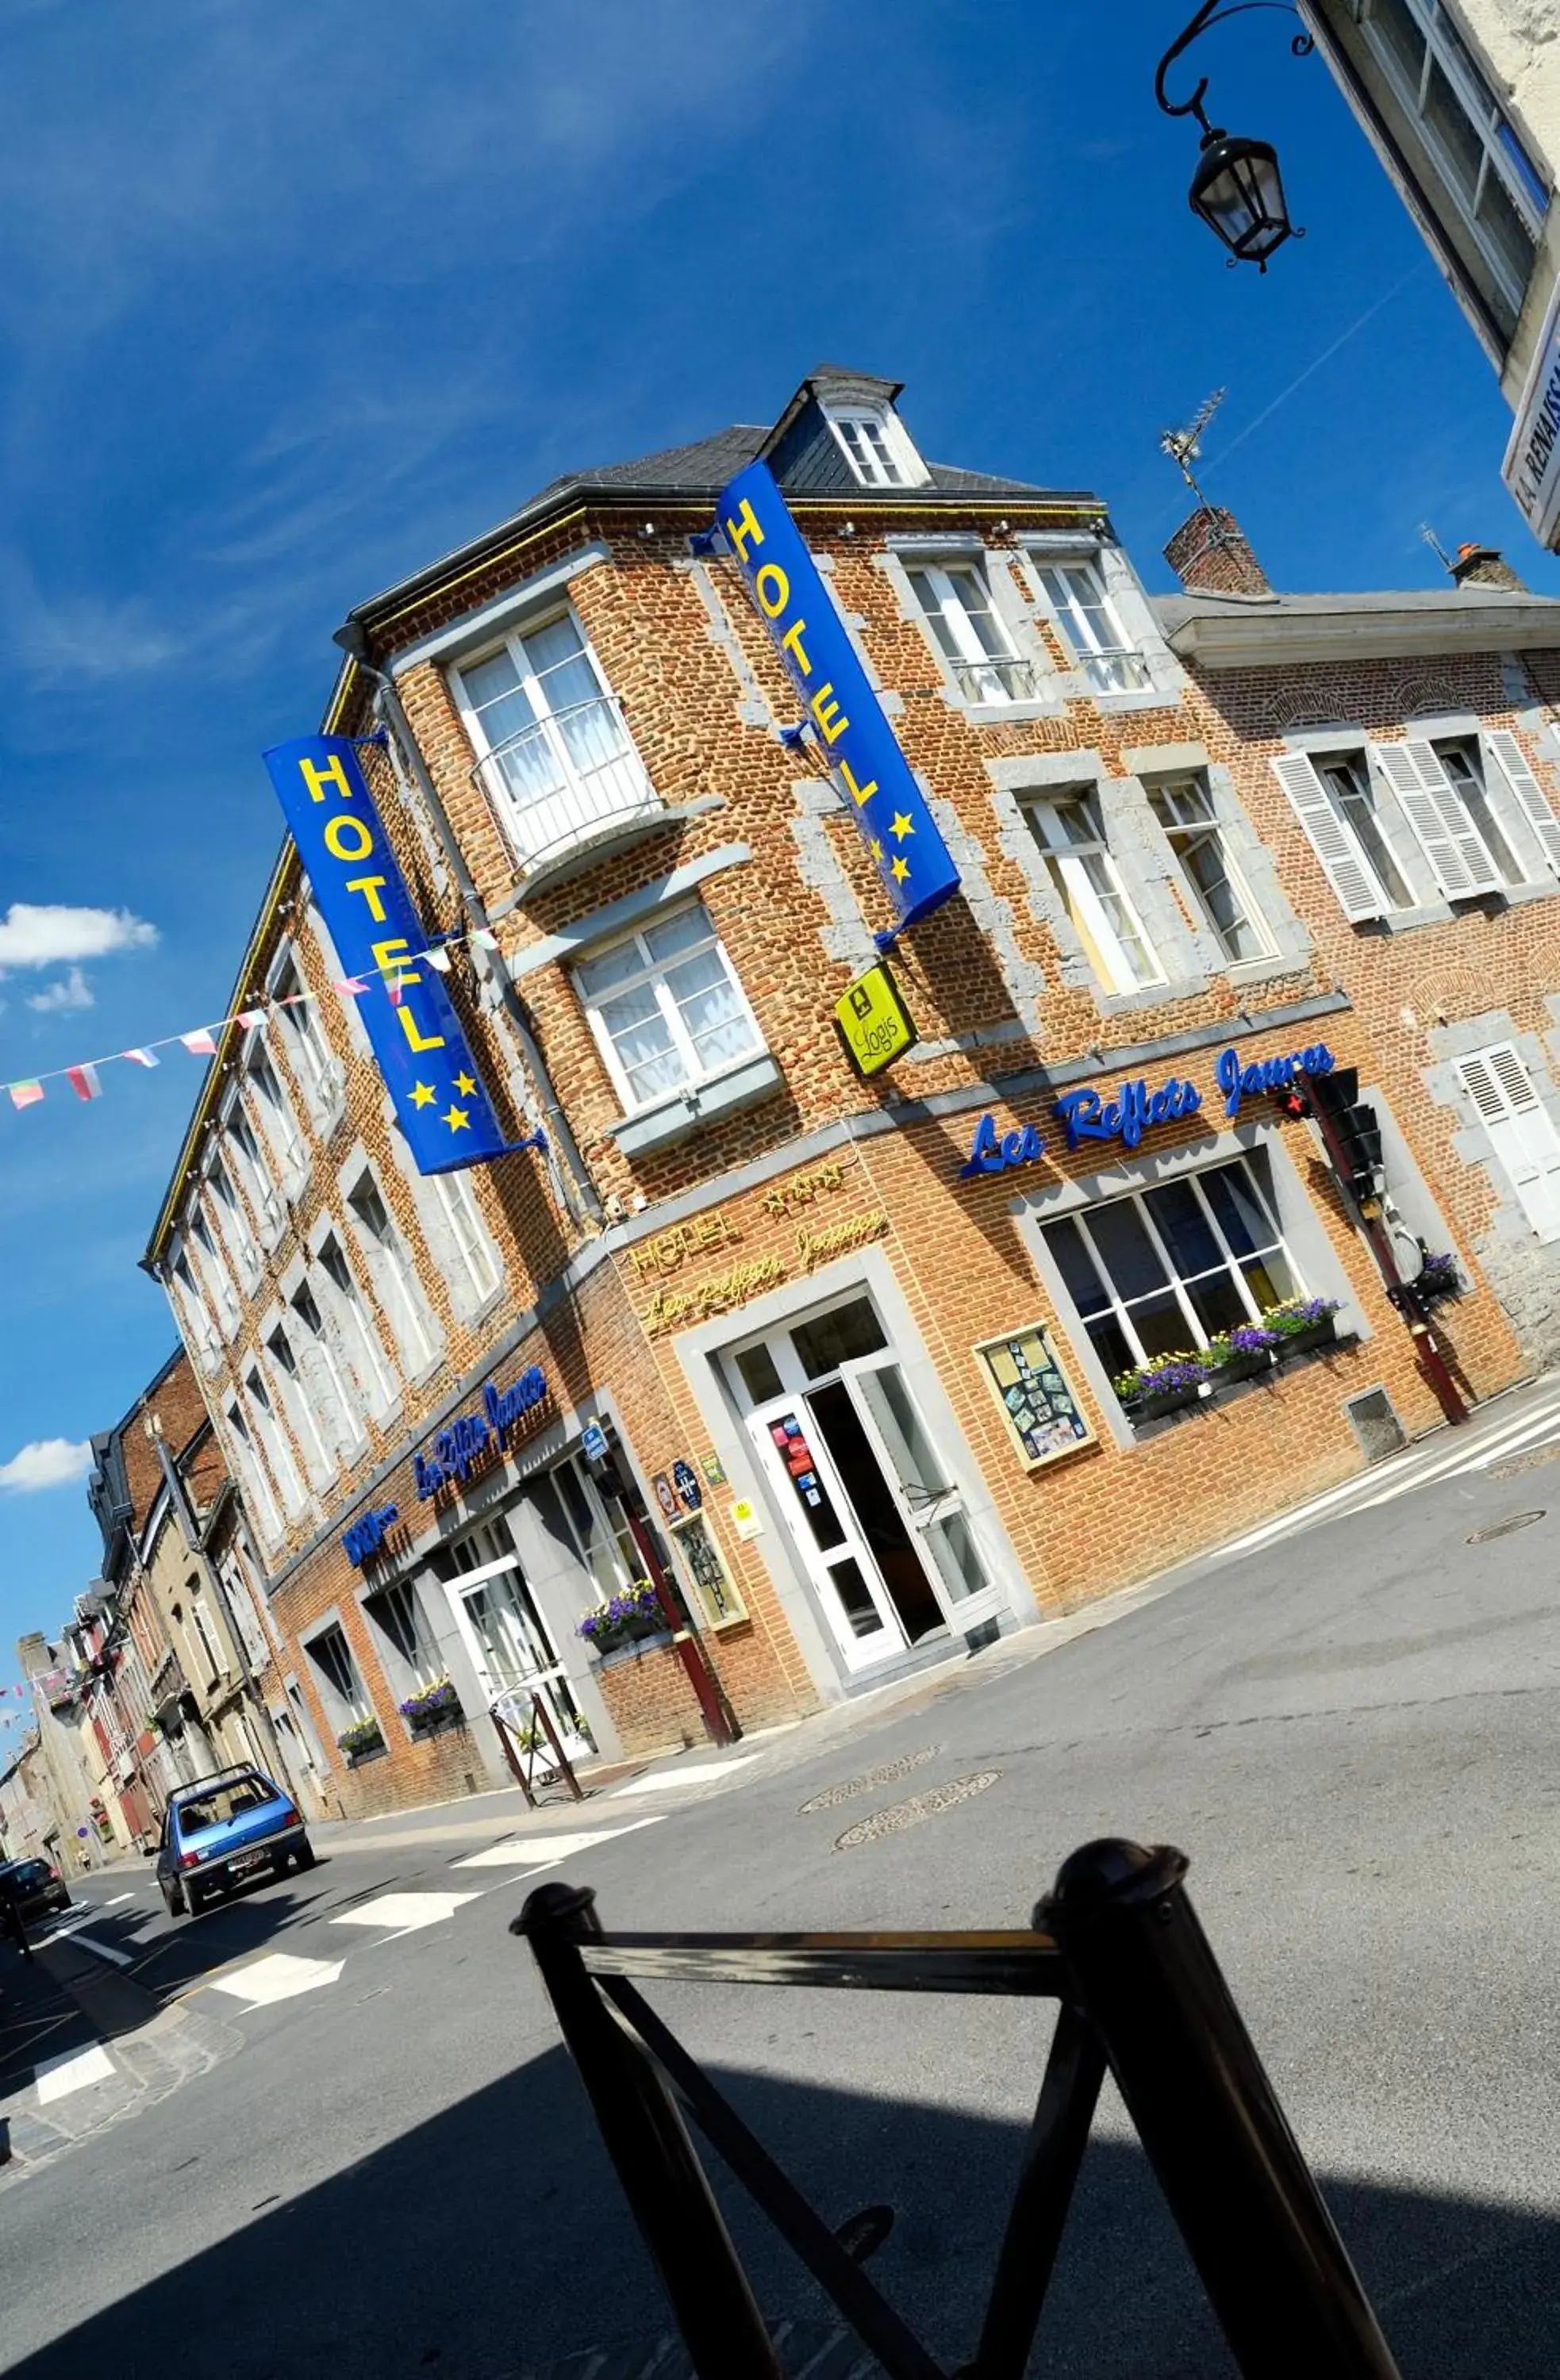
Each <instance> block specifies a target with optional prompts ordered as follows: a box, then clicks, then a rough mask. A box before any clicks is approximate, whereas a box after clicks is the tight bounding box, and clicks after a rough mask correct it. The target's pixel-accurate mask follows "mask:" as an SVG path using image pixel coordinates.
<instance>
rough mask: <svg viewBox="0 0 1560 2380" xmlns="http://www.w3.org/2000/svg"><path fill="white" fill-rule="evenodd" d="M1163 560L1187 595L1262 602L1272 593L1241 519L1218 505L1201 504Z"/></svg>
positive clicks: (1176, 536) (1181, 528)
mask: <svg viewBox="0 0 1560 2380" xmlns="http://www.w3.org/2000/svg"><path fill="white" fill-rule="evenodd" d="M1164 559H1165V561H1166V562H1167V563H1168V564H1169V565H1170V567H1171V569H1172V570H1173V571H1174V572H1175V574H1176V577H1177V578H1178V579H1179V580H1180V582H1181V584H1182V586H1183V587H1184V588H1185V589H1186V590H1187V593H1188V595H1244V596H1246V597H1247V598H1248V599H1250V600H1257V601H1261V600H1262V599H1264V598H1265V597H1267V596H1270V595H1271V594H1272V593H1273V589H1272V588H1271V587H1270V586H1269V585H1268V582H1267V577H1266V574H1265V572H1264V571H1263V569H1262V566H1261V563H1260V562H1259V561H1258V560H1257V557H1256V555H1255V554H1254V553H1252V551H1251V549H1250V547H1249V545H1248V544H1247V542H1246V540H1245V537H1244V535H1243V534H1242V531H1241V528H1240V524H1239V522H1238V521H1237V519H1236V517H1235V515H1234V514H1233V513H1226V512H1225V510H1224V508H1223V506H1222V505H1219V504H1200V505H1199V506H1198V509H1197V510H1196V512H1194V513H1193V514H1192V516H1191V518H1190V519H1189V520H1185V521H1183V522H1182V523H1181V526H1180V528H1178V529H1177V530H1176V534H1175V536H1174V537H1173V538H1172V539H1171V540H1170V542H1169V544H1168V545H1167V546H1166V547H1165V549H1164Z"/></svg>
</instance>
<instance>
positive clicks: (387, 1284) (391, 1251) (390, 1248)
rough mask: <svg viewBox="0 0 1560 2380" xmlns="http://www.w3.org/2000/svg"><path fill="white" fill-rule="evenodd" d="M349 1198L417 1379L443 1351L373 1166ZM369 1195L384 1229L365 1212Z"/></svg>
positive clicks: (354, 1185)
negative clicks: (377, 1210) (435, 1337)
mask: <svg viewBox="0 0 1560 2380" xmlns="http://www.w3.org/2000/svg"><path fill="white" fill-rule="evenodd" d="M345 1196H346V1201H347V1213H348V1214H349V1215H350V1217H351V1219H352V1229H353V1231H354V1232H355V1233H356V1234H357V1238H358V1245H359V1246H360V1248H361V1250H362V1253H363V1258H364V1261H365V1262H366V1264H367V1265H368V1268H369V1273H370V1276H371V1278H372V1281H373V1285H374V1289H375V1291H376V1293H377V1294H378V1297H379V1302H380V1304H381V1305H382V1306H383V1307H384V1314H385V1319H386V1320H387V1321H388V1323H389V1325H390V1328H391V1330H393V1331H394V1333H395V1336H396V1345H397V1347H398V1348H399V1350H400V1354H401V1361H402V1364H403V1365H404V1366H405V1367H406V1369H407V1371H408V1373H410V1374H411V1375H413V1376H414V1377H415V1376H416V1375H417V1374H418V1373H420V1372H423V1371H426V1370H427V1368H428V1366H429V1365H430V1364H432V1363H433V1359H434V1357H435V1355H436V1354H438V1347H437V1344H436V1342H435V1340H434V1336H433V1329H432V1327H431V1321H430V1318H429V1316H428V1313H427V1309H426V1307H425V1306H424V1305H423V1301H422V1297H421V1293H420V1284H419V1282H418V1278H417V1268H416V1266H415V1264H414V1263H413V1262H412V1257H411V1251H410V1249H409V1248H408V1245H407V1243H406V1239H405V1237H404V1235H403V1233H402V1232H401V1229H400V1226H399V1225H398V1224H397V1222H396V1218H395V1216H394V1215H393V1214H392V1213H391V1211H390V1202H389V1200H388V1199H387V1198H386V1197H385V1196H384V1189H383V1188H382V1186H381V1184H380V1182H379V1179H378V1177H377V1175H376V1174H375V1173H374V1171H373V1168H372V1166H369V1165H365V1166H363V1167H362V1168H361V1169H360V1172H358V1174H357V1176H356V1178H355V1179H354V1180H353V1182H352V1184H351V1186H350V1188H348V1189H347V1191H346V1193H345ZM365 1196H368V1197H372V1200H373V1202H374V1204H375V1206H376V1207H377V1208H378V1209H379V1212H380V1214H381V1215H382V1216H383V1217H384V1231H383V1232H381V1231H379V1230H377V1229H376V1228H375V1226H374V1225H373V1224H372V1222H371V1221H370V1220H369V1219H368V1217H367V1216H366V1215H365V1213H364V1211H363V1202H364V1199H365Z"/></svg>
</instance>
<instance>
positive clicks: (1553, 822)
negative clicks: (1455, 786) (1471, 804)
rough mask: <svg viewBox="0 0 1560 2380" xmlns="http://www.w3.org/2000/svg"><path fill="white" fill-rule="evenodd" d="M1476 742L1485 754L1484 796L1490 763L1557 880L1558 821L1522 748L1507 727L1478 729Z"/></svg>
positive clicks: (1559, 860)
mask: <svg viewBox="0 0 1560 2380" xmlns="http://www.w3.org/2000/svg"><path fill="white" fill-rule="evenodd" d="M1479 741H1480V743H1481V746H1482V747H1483V751H1484V759H1485V772H1484V789H1485V793H1486V795H1487V794H1488V792H1489V785H1490V776H1489V763H1490V762H1491V761H1492V760H1493V762H1494V765H1495V767H1496V769H1497V770H1498V771H1500V773H1501V775H1502V776H1503V777H1504V778H1505V782H1506V783H1507V784H1508V785H1509V786H1510V788H1511V793H1512V798H1513V799H1514V800H1515V802H1516V804H1517V808H1518V809H1519V810H1520V811H1521V813H1522V816H1523V817H1524V818H1525V819H1526V820H1527V821H1528V824H1529V826H1530V828H1531V829H1532V831H1533V833H1534V835H1535V836H1536V838H1537V840H1538V846H1539V849H1540V851H1541V852H1542V854H1543V860H1544V866H1545V867H1546V868H1548V869H1549V871H1550V873H1551V875H1553V876H1560V817H1557V816H1556V815H1555V810H1554V803H1553V802H1552V801H1551V800H1550V798H1549V795H1548V794H1547V793H1546V792H1545V791H1544V789H1543V786H1542V784H1541V783H1540V782H1539V780H1538V777H1537V776H1536V774H1535V773H1534V771H1533V770H1532V769H1531V768H1530V765H1529V761H1528V756H1527V754H1526V753H1525V752H1524V751H1523V749H1522V747H1521V745H1520V744H1519V743H1518V742H1517V738H1516V736H1515V735H1513V734H1512V732H1511V730H1510V728H1509V727H1485V728H1481V730H1480V735H1479Z"/></svg>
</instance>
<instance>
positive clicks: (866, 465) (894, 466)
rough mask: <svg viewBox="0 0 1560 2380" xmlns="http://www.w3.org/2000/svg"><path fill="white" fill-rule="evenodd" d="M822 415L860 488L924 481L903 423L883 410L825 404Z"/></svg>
mask: <svg viewBox="0 0 1560 2380" xmlns="http://www.w3.org/2000/svg"><path fill="white" fill-rule="evenodd" d="M823 412H824V416H825V418H826V419H827V421H828V424H829V427H830V429H831V430H832V431H834V433H835V438H836V439H837V441H838V443H839V445H840V447H841V449H842V451H843V452H844V455H845V458H846V461H847V463H848V464H849V466H850V468H851V472H852V475H853V476H854V478H855V479H856V480H858V481H859V483H860V485H861V486H862V487H863V488H908V487H914V486H915V485H916V484H917V482H918V481H920V480H922V479H924V478H925V476H926V475H925V472H924V470H923V469H922V468H921V464H920V456H919V455H917V453H916V451H915V448H914V447H913V446H912V445H911V444H910V442H909V439H908V435H907V434H906V431H905V427H904V424H903V422H901V421H900V419H899V418H898V416H897V415H896V414H895V413H892V412H890V411H889V410H888V409H887V408H886V407H883V406H875V405H827V406H825V407H824V408H823Z"/></svg>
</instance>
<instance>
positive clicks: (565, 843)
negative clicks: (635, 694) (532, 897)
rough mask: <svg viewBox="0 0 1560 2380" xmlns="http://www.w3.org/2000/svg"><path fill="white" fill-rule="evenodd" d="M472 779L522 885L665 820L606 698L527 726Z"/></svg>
mask: <svg viewBox="0 0 1560 2380" xmlns="http://www.w3.org/2000/svg"><path fill="white" fill-rule="evenodd" d="M471 774H472V777H473V778H474V779H475V781H476V783H478V784H479V785H480V786H481V789H482V792H483V794H484V795H486V797H487V801H488V805H489V807H490V808H491V809H492V811H493V814H494V818H495V819H496V820H497V821H498V826H499V831H500V832H501V833H502V834H503V837H504V840H505V843H506V844H507V846H508V850H509V855H510V856H511V858H512V859H513V860H514V863H515V865H516V867H517V868H518V870H519V871H520V873H521V875H522V876H523V877H525V878H526V879H528V880H530V879H531V878H534V877H536V876H538V875H542V874H550V873H551V872H552V871H553V869H554V868H555V867H556V865H557V864H558V862H559V861H561V860H563V859H564V858H566V857H567V856H569V855H570V854H571V853H573V852H575V851H579V850H583V849H586V848H588V847H589V846H591V845H592V844H603V843H610V842H612V841H614V840H615V837H616V835H617V833H618V832H619V831H620V830H624V829H631V828H632V827H633V826H634V825H636V824H638V823H642V822H645V821H653V820H656V819H658V818H661V817H663V816H664V814H665V811H664V803H663V802H662V800H661V797H660V795H658V794H657V793H656V791H655V789H654V787H653V786H652V783H651V782H650V779H649V778H648V777H647V776H646V774H645V772H644V767H643V764H642V763H641V761H640V757H639V754H638V753H637V752H636V751H635V749H634V747H633V743H632V741H631V739H630V737H629V735H628V729H627V727H626V726H625V725H624V723H623V719H622V715H621V712H620V710H619V707H618V704H617V700H616V698H615V696H613V695H609V694H602V695H595V696H592V697H591V699H590V700H589V701H587V702H575V703H570V704H569V705H568V707H567V709H566V710H556V711H551V712H549V713H548V715H547V717H546V718H544V719H537V720H533V721H532V722H531V724H530V726H529V727H522V728H521V729H520V731H519V733H518V735H511V736H509V737H508V738H507V740H506V742H504V743H502V744H499V745H495V746H494V749H493V750H492V751H491V752H489V753H487V754H485V755H484V757H483V758H482V759H481V760H479V761H478V762H477V764H476V767H475V768H474V769H473V770H472V771H471Z"/></svg>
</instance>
